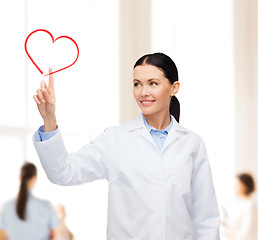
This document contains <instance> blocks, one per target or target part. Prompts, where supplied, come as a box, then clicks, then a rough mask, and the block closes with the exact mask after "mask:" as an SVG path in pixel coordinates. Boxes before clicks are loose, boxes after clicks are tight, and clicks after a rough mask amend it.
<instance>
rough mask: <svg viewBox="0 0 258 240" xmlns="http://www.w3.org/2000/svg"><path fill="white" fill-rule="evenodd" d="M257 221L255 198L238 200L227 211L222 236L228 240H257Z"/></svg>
mask: <svg viewBox="0 0 258 240" xmlns="http://www.w3.org/2000/svg"><path fill="white" fill-rule="evenodd" d="M257 219H258V218H257V208H256V204H255V198H253V197H250V198H247V199H243V198H237V199H236V201H235V202H234V203H233V204H231V206H230V207H228V209H227V217H226V218H225V219H224V220H223V222H224V225H223V226H222V231H221V233H222V236H224V237H225V239H228V240H257V239H258V227H257V221H256V220H257Z"/></svg>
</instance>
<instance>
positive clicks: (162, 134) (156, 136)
mask: <svg viewBox="0 0 258 240" xmlns="http://www.w3.org/2000/svg"><path fill="white" fill-rule="evenodd" d="M142 116H143V120H144V124H145V126H146V127H147V129H148V131H149V132H150V134H151V136H152V138H153V140H154V142H155V143H156V145H157V147H158V149H159V150H160V151H161V149H162V147H163V145H164V143H165V140H166V138H167V135H168V132H169V130H170V129H171V127H172V124H173V122H172V116H171V115H170V120H171V121H170V124H169V125H168V126H167V127H166V128H165V129H162V130H157V129H156V128H154V127H152V126H150V125H149V124H148V123H147V121H146V119H145V117H144V115H143V114H142Z"/></svg>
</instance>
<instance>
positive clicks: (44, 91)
mask: <svg viewBox="0 0 258 240" xmlns="http://www.w3.org/2000/svg"><path fill="white" fill-rule="evenodd" d="M49 73H52V68H51V67H50V68H49ZM33 98H34V100H35V102H36V103H37V106H38V110H39V112H40V115H41V117H42V118H43V121H44V132H50V131H54V130H55V129H56V126H57V124H56V115H55V108H56V106H55V102H56V98H55V89H54V77H53V75H52V74H50V75H49V83H48V86H47V84H46V82H45V81H41V82H40V88H38V89H37V95H34V96H33Z"/></svg>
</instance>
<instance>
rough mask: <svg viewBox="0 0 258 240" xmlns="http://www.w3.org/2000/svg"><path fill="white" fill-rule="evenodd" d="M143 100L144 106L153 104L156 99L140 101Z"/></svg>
mask: <svg viewBox="0 0 258 240" xmlns="http://www.w3.org/2000/svg"><path fill="white" fill-rule="evenodd" d="M140 102H141V104H142V105H143V106H149V105H151V104H152V103H154V102H155V100H145V101H144V100H143V101H140Z"/></svg>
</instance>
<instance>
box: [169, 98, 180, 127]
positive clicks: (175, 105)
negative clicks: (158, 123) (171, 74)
mask: <svg viewBox="0 0 258 240" xmlns="http://www.w3.org/2000/svg"><path fill="white" fill-rule="evenodd" d="M169 112H170V114H171V115H172V116H173V117H174V118H175V119H176V121H177V122H179V118H180V103H179V101H178V99H177V97H176V96H172V98H171V101H170V106H169Z"/></svg>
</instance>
